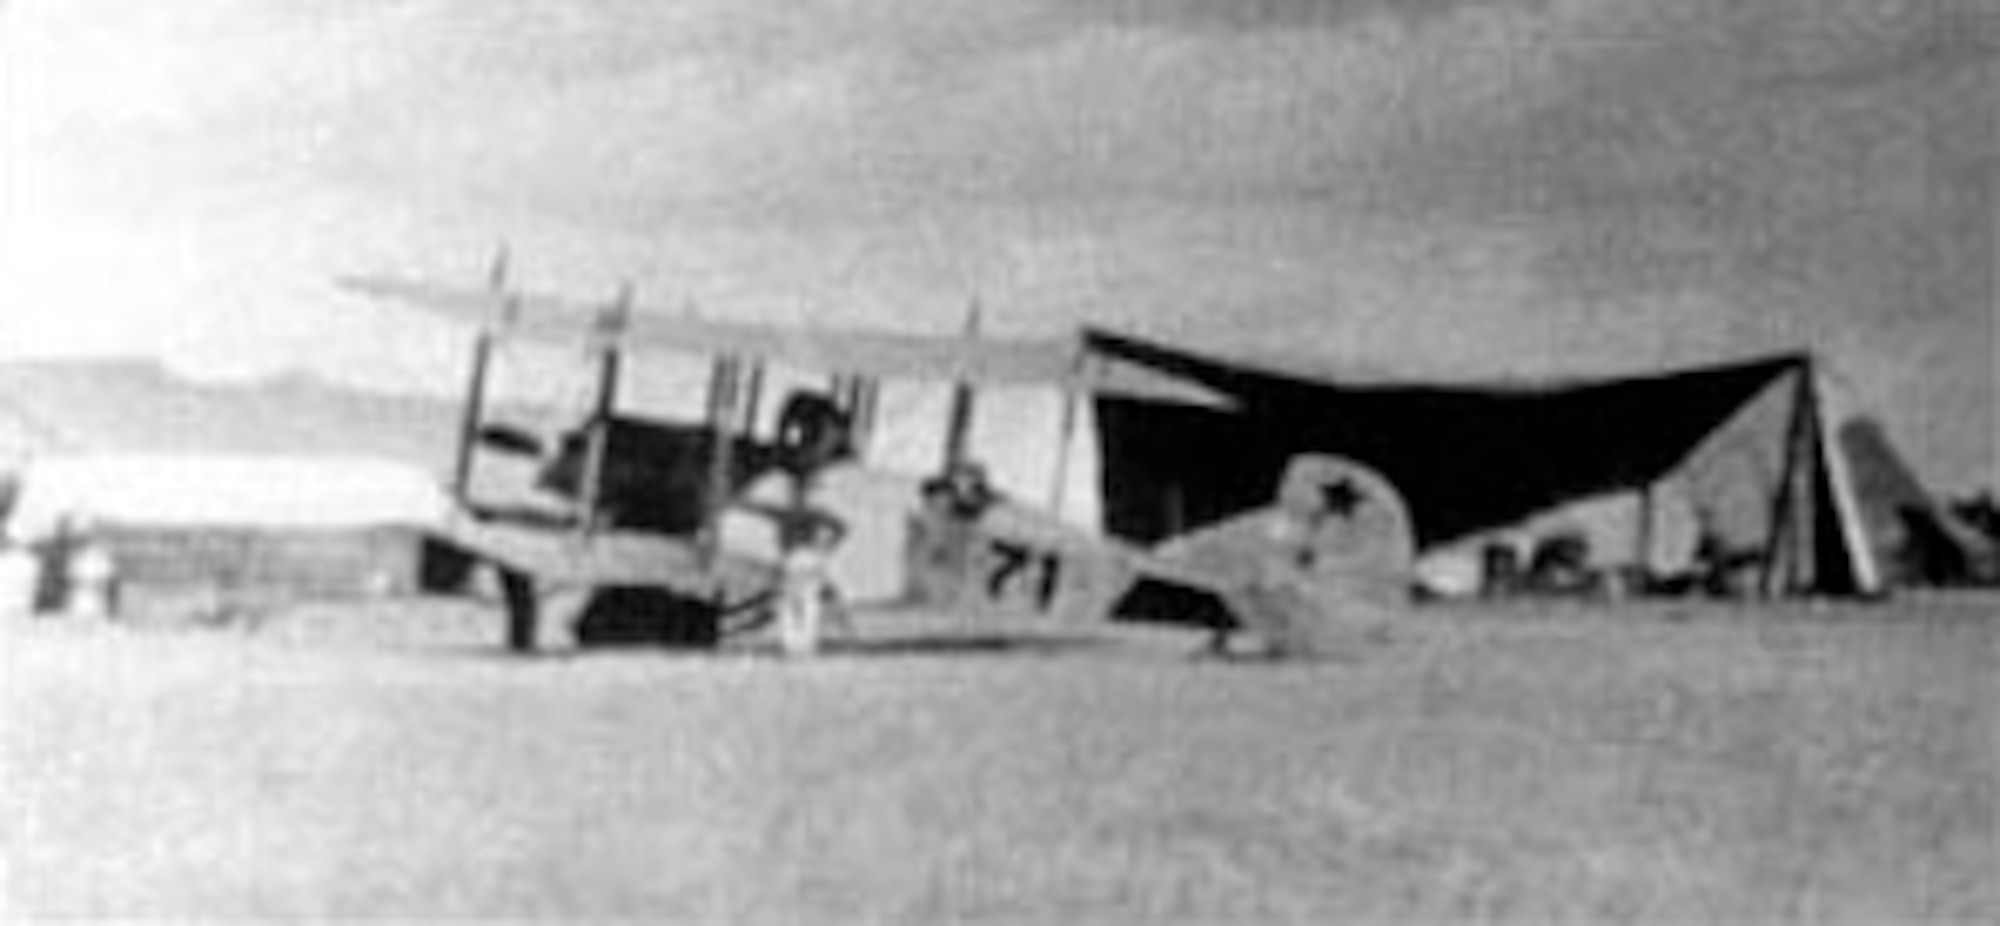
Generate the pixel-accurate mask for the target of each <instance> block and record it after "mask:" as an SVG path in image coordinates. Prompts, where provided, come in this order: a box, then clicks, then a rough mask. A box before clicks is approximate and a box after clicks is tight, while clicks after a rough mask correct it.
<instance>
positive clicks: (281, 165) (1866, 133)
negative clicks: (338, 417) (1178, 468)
mask: <svg viewBox="0 0 2000 926" xmlns="http://www.w3.org/2000/svg"><path fill="white" fill-rule="evenodd" d="M0 9H4V10H5V12H0V56H4V58H0V60H4V63H5V80H6V83H5V88H4V92H5V98H4V106H5V109H4V117H0V118H4V121H0V155H4V157H5V159H6V160H5V170H6V177H7V184H6V195H7V197H8V198H7V200H6V202H5V217H6V222H5V225H4V227H3V228H0V235H4V238H0V300H4V301H0V312H4V315H0V350H5V351H6V352H8V353H14V354H22V353H65V352H67V353H74V352H99V351H111V350H117V351H143V352H151V353H164V354H167V355H169V356H172V357H174V358H177V359H178V360H180V361H181V362H183V363H186V364H190V365H195V366H207V367H215V368H220V367H232V368H236V367H244V366H260V365H273V364H284V363H294V362H304V360H305V358H309V357H310V358H316V359H315V360H314V362H316V363H317V364H319V365H321V366H323V367H332V368H338V369H340V370H342V371H344V372H345V373H346V374H347V375H348V376H349V377H350V378H356V379H363V380H368V381H374V382H381V383H396V384H418V383H421V384H425V385H441V384H446V383H449V382H452V381H455V380H456V378H457V376H458V374H457V372H456V369H457V367H456V364H457V360H458V355H457V353H456V350H455V349H456V347H457V344H456V341H455V340H454V339H451V338H447V337H444V335H445V334H446V332H443V331H440V330H438V329H437V328H435V327H433V326H428V325H424V324H421V323H419V322H418V320H416V319H415V318H413V317H412V316H410V315H407V314H405V313H402V312H400V311H398V310H396V309H393V308H389V307H382V306H373V305H369V304H367V303H364V302H359V301H357V300H354V299H352V298H351V297H348V296H346V295H344V294H341V293H339V292H338V291H336V290H334V289H333V288H332V287H331V286H330V285H329V283H328V277H329V276H330V275H331V274H334V273H338V272H348V271H357V270H382V269H395V270H406V271H415V272H422V273H426V274H435V275H441V276H446V277H451V278H456V279H461V280H466V281H476V280H477V279H479V277H480V275H481V274H482V272H483V269H482V268H483V265H484V263H485V261H486V259H487V257H488V254H489V252H490V251H491V250H492V248H493V246H494V243H495V242H496V241H498V240H501V239H506V240H509V241H511V242H512V245H513V249H514V252H515V255H516V267H517V269H518V270H519V271H520V272H521V274H522V276H523V277H525V279H526V281H527V282H529V283H532V284H539V285H543V286H549V287H564V288H575V289H577V290H578V291H580V292H582V293H586V294H588V293H599V292H601V293H604V294H607V295H608V294H609V293H610V292H611V291H612V290H613V289H614V287H615V286H616V284H617V282H618V280H620V279H621V278H625V277H630V278H632V279H634V280H635V281H636V282H637V283H638V284H639V286H640V288H641V292H642V294H643V296H644V297H645V298H647V299H650V300H652V301H653V302H656V303H658V304H660V305H663V306H668V307H676V308H677V307H680V306H683V305H688V304H694V305H698V306H699V308H700V309H701V311H703V312H705V313H708V314H710V315H716V316H730V317H745V318H765V319H781V320H800V319H818V320H823V321H827V322H862V323H877V324H893V325H900V326H906V327H914V328H926V329H934V330H949V329H950V328H952V327H953V326H955V325H956V321H957V318H958V316H959V315H960V314H961V313H962V312H963V309H964V306H965V304H966V302H967V301H968V300H970V299H972V298H974V297H975V296H976V297H978V298H979V299H980V300H981V301H982V302H983V303H984V304H985V305H986V306H987V311H988V314H989V320H990V323H991V325H992V327H994V328H997V329H1000V330H1017V331H1039V330H1046V329H1049V328H1056V327H1061V326H1064V325H1067V324H1072V323H1075V322H1078V321H1088V322H1095V323H1099V324H1105V325H1112V326H1123V327H1128V328H1137V329H1140V330H1143V331H1148V332H1153V333H1157V334H1162V335H1167V336H1172V337H1175V338H1179V339H1182V340H1185V341H1188V342H1191V343H1197V344H1210V345H1214V346H1218V347H1225V348H1228V349H1238V350H1270V349H1280V350H1285V351H1289V352H1293V353H1316V354H1322V355H1326V356H1328V357H1330V358H1333V359H1337V360H1341V361H1344V362H1347V363H1350V364H1355V365H1359V366H1365V367H1368V368H1371V369H1376V370H1392V371H1393V370H1407V371H1413V372H1418V373H1445V374H1450V375H1454V376H1468V375H1470V376H1484V375H1500V374H1508V375H1513V374H1537V373H1548V372H1579V371H1610V370H1623V369H1633V368H1651V367H1654V366H1657V365H1660V364H1663V363H1693V362H1702V361H1706V360H1711V359H1716V358H1719V357H1725V356H1739V355H1742V354H1744V353H1748V352H1753V351H1760V350H1767V349H1776V348H1797V347H1807V348H1812V349H1815V350H1818V351H1821V352H1823V353H1825V354H1826V355H1827V356H1828V358H1829V360H1830V361H1831V363H1832V365H1833V367H1834V371H1835V375H1836V376H1837V377H1838V383H1839V384H1840V385H1841V386H1842V387H1843V388H1844V389H1845V390H1846V391H1848V392H1851V393H1853V394H1854V396H1855V397H1856V398H1857V399H1858V400H1859V401H1861V402H1863V403H1865V404H1868V405H1873V406H1875V407H1877V408H1879V409H1881V410H1883V411H1884V412H1885V413H1886V417H1888V419H1889V422H1890V428H1891V431H1892V433H1893V434H1894V435H1895V436H1896V437H1897V438H1898V439H1899V440H1900V441H1901V442H1902V443H1903V444H1905V445H1906V447H1908V448H1909V449H1910V450H1911V452H1912V454H1913V455H1914V456H1915V457H1916V458H1917V459H1916V462H1917V464H1918V466H1919V467H1920V469H1922V470H1923V471H1924V473H1925V474H1926V475H1928V476H1930V477H1931V478H1932V479H1934V480H1935V481H1938V482H1940V483H1942V484H1944V485H1945V486H1947V487H1958V486H1963V485H1969V484H1971V483H1973V482H1975V481H1989V475H1990V473H1991V465H1992V464H1991V457H1992V453H1993V447H1994V440H1995V439H1994V437H1993V432H1994V428H1995V424H1994V421H1995V410H1994V409H1995V401H1994V375H1995V374H1994V367H1995V359H1996V350H1995V347H1994V334H1993V332H1994V323H1993V314H1994V311H1995V308H1994V307H1995V303H1996V299H1995V296H1994V285H1993V268H1994V266H1995V261H1996V259H2000V245H1996V239H1995V234H1994V225H1995V221H1996V203H2000V200H1996V198H1995V196H1994V193H1993V191H1994V189H1995V185H1996V183H1995V178H1996V161H2000V153H1997V152H2000V143H1996V122H2000V112H1996V110H2000V88H1996V80H1995V78H1996V66H1997V65H1996V49H2000V0H1906V2H1888V0H1868V2H1861V0H1757V2H1739V0H1322V2H1305V0H1291V2H1284V0H1047V2H1035V0H978V2H974V0H879V2H878V0H848V2H831V0H821V2H813V0H694V2H666V0H659V2H654V0H625V2H615V0H570V2H555V0H543V2H533V3H530V2H525V0H521V2H505V0H406V2H395V0H374V2H365V3H363V2H342V0H175V2H172V3H163V2H143V0H124V2H113V0H12V2H11V3H6V4H5V5H4V6H0Z"/></svg>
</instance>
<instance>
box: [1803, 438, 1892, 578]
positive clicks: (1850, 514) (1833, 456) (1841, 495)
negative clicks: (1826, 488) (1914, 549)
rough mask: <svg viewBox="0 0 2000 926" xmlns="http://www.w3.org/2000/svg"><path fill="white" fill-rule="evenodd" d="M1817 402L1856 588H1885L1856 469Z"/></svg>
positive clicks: (1820, 443)
mask: <svg viewBox="0 0 2000 926" xmlns="http://www.w3.org/2000/svg"><path fill="white" fill-rule="evenodd" d="M1814 404H1815V405H1816V406H1818V407H1819V409H1820V418H1821V420H1820V427H1819V435H1820V439H1819V441H1818V447H1819V452H1820V454H1821V456H1822V457H1823V459H1824V461H1825V462H1824V465H1825V466H1826V475H1827V481H1828V482H1829V483H1830V484H1831V486H1830V488H1831V489H1832V492H1833V513H1834V517H1835V518H1837V519H1838V520H1839V522H1840V524H1839V527H1840V538H1841V543H1842V544H1843V545H1844V546H1845V547H1846V548H1847V562H1848V568H1849V569H1851V570H1853V572H1854V586H1855V590H1856V591H1860V592H1863V593H1866V594H1871V595H1872V594H1875V593H1877V592H1880V591H1881V590H1882V567H1881V565H1880V564H1879V563H1877V562H1876V561H1875V548H1874V546H1873V544H1871V543H1870V542H1869V540H1868V537H1867V535H1866V534H1864V533H1863V531H1864V530H1865V524H1864V523H1863V521H1862V518H1861V511H1860V507H1861V506H1860V504H1859V503H1858V502H1856V501H1855V496H1854V473H1853V472H1852V471H1851V470H1849V469H1848V468H1847V456H1846V453H1845V452H1844V451H1843V450H1842V449H1841V447H1840V441H1839V440H1838V439H1837V434H1836V433H1835V431H1834V429H1833V428H1832V427H1829V426H1828V423H1827V421H1826V420H1825V419H1826V409H1825V407H1824V405H1823V404H1822V403H1818V402H1816V403H1814Z"/></svg>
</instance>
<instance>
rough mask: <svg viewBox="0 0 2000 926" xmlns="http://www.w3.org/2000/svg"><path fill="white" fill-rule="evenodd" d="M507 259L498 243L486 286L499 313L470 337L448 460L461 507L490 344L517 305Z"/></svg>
mask: <svg viewBox="0 0 2000 926" xmlns="http://www.w3.org/2000/svg"><path fill="white" fill-rule="evenodd" d="M507 263H508V255H507V245H506V244H505V243H502V244H501V245H500V247H499V249H498V250H497V251H495V252H494V254H493V266H492V269H490V270H489V271H487V277H486V281H487V289H489V290H490V291H491V292H493V293H494V294H495V295H497V296H499V297H500V306H499V313H498V316H497V317H492V316H489V317H488V318H487V319H486V321H485V323H484V324H482V325H481V326H480V328H479V334H477V335H476V336H474V338H473V341H472V369H471V371H470V372H469V373H468V374H467V376H468V380H467V382H466V384H465V406H464V408H462V409H461V410H460V414H459V420H458V446H457V448H456V449H455V450H454V452H453V458H452V464H451V497H452V501H454V502H456V503H457V504H458V505H459V507H461V508H463V507H467V506H469V505H470V504H471V501H472V461H473V458H474V456H475V452H474V451H475V450H476V448H477V446H478V443H479V431H480V429H481V428H483V427H485V426H486V379H487V377H488V376H489V375H490V374H491V372H492V367H493V350H494V344H495V342H496V341H497V340H498V338H499V329H502V328H505V327H507V326H509V325H512V324H513V323H514V320H515V317H516V316H518V315H519V314H520V309H521V304H520V302H519V301H518V300H517V299H516V298H515V296H514V295H513V294H512V293H510V292H509V291H508V289H507Z"/></svg>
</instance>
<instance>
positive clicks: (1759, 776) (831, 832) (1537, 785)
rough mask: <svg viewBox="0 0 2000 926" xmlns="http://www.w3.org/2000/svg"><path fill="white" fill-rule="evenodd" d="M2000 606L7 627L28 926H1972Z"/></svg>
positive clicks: (13, 912)
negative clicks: (1308, 660)
mask: <svg viewBox="0 0 2000 926" xmlns="http://www.w3.org/2000/svg"><path fill="white" fill-rule="evenodd" d="M1996 617H2000V599H1993V598H1985V599H1981V598H1975V597H1959V598H1945V597H1939V598H1926V599H1915V600H1899V601H1895V602H1891V603H1887V604H1881V605H1875V606H1866V607H1864V606H1853V605H1838V606H1835V605H1787V606H1766V607H1748V606H1744V607H1718V606H1707V605H1689V604H1647V605H1639V606H1627V607H1618V608H1614V607H1606V606H1581V605H1562V604H1554V605H1550V604H1540V605H1532V606H1530V605H1521V606H1512V605H1510V606H1506V607H1498V606H1483V607H1440V608H1435V609H1424V610H1420V611H1417V612H1415V613H1413V614H1411V615H1409V616H1408V618H1407V619H1406V620H1404V621H1401V622H1399V623H1398V624H1397V625H1396V627H1395V629H1394V632H1393V633H1391V634H1389V635H1388V636H1387V637H1386V638H1376V639H1373V640H1372V641H1371V642H1370V644H1369V646H1368V647H1367V648H1365V649H1362V650H1357V651H1355V652H1354V653H1351V654H1349V655H1348V656H1347V658H1343V659H1340V660H1336V661H1333V662H1328V663H1324V664H1315V665H1270V664H1262V663H1257V662H1253V661H1246V660H1233V661H1232V660H1213V659H1206V660H1205V659H1197V658H1191V655H1190V654H1191V653H1192V652H1193V651H1194V650H1195V649H1196V648H1197V646H1198V644H1199V643H1200V640H1199V638H1198V637H1196V636H1193V635H1190V634H1187V633H1184V632H1173V631H1163V630H1136V629H1119V628H1109V627H1107V628H1098V629H1094V630H1089V631H1088V632H1069V633H1056V632H1051V631H1047V630H1036V629H1033V628H1025V629H1024V628H1022V627H1021V626H1020V625H1006V626H1005V628H1004V629H996V628H995V627H993V626H991V625H986V624H981V623H979V622H977V621H975V620H973V619H970V618H965V617H951V616H945V615H898V616H887V615H862V616H861V617H860V618H859V619H858V621H859V625H860V626H859V631H858V632H859V638H858V639H856V640H853V641H851V642H849V643H847V644H845V645H844V646H843V647H841V648H838V649H836V651H834V652H832V653H830V654H829V655H827V656H825V657H824V658H821V659H819V660H816V661H812V662H786V661H784V660H781V659H778V658H775V657H772V656H769V655H765V654H763V653H762V652H760V651H759V650H758V648H757V647H756V646H754V645H752V646H748V647H745V648H742V649H739V650H736V651H731V652H725V653H721V654H710V655H686V654H668V653H662V652H658V651H649V650H642V651H623V652H590V653H581V654H578V653H570V654H551V655H544V656H538V657H534V658H529V659H522V658H516V657H510V656H507V655H505V654H503V653H501V652H500V651H499V650H498V648H497V640H498V639H499V626H500V618H499V615H498V614H497V613H496V612H495V611H494V610H493V609H492V608H491V607H490V606H487V605H483V604H477V603H468V602H449V601H412V602H398V603H393V604H373V605H367V606H351V605H350V606H324V605H323V606H315V607H296V608H288V609H285V610H283V611H280V612H277V613H273V614H271V615H268V616H267V619H266V620H264V621H263V622H262V625H261V626H260V627H259V628H258V629H257V630H256V631H254V632H245V631H243V630H240V629H214V628H207V629H186V628H182V629H165V628H132V627H119V626H82V625H72V624H66V623H63V622H61V621H48V620H39V621H32V622H30V621H24V620H16V621H14V622H13V623H11V624H10V625H9V626H8V627H7V629H6V631H5V632H4V634H0V660H3V661H4V670H0V671H3V673H4V674H0V688H4V694H3V695H0V850H3V851H0V862H4V867H0V902H4V905H5V907H4V910H3V911H0V912H4V913H6V914H7V915H8V916H10V917H13V918H20V919H41V918H60V917H72V916H111V917H118V918H136V919H175V920H183V919H190V918H193V919H213V918H238V917H251V918H259V919H262V918H292V917H300V918H304V917H310V918H346V917H375V916H390V917H396V918H403V919H415V920H424V919H436V918H440V917H497V918H518V919H562V920H576V919H594V920H606V919H640V920H649V921H660V920H666V921H676V920H701V921H714V920H724V921H750V922H770V921H809V922H819V921H869V922H881V921H892V922H893V921H903V922H935V921H940V920H954V921H960V920H981V921H998V922H1016V921H1026V922H1075V921H1084V922H1107V921H1146V922H1160V921H1181V922H1187V921H1197V922H1224V921H1227V922H1255V921H1301V920H1314V921H1320V920H1326V919H1328V918H1332V917H1342V918H1346V919H1348V920H1350V921H1351V920H1356V919H1360V920H1369V921H1379V920H1404V921H1424V922H1490V921H1506V920H1513V921H1535V922H1544V921H1557V920H1569V921H1589V922H1690V921H1699V922H1775V921H1788V920H1789V921H1811V922H1838V921H1847V922H1867V923H1881V922H1917V921H1930V922H1965V923H1972V922H1995V921H2000V889H1996V886H1995V881H1996V878H1995V876H1994V873H1995V872H1996V871H2000V851H1996V843H1997V842H2000V835H1996V833H2000V824H1997V823H1996V801H1997V800H2000V797H1996V789H1997V788H2000V782H1996V775H2000V759H1996V747H1995V744H1996V740H2000V658H1996V656H2000V650H1996V639H1995V637H1996V632H2000V631H1997V630H1996V628H2000V622H1996V619H1995V618H1996Z"/></svg>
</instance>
